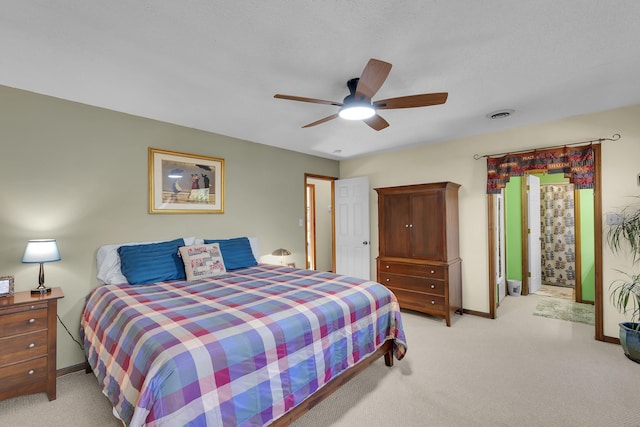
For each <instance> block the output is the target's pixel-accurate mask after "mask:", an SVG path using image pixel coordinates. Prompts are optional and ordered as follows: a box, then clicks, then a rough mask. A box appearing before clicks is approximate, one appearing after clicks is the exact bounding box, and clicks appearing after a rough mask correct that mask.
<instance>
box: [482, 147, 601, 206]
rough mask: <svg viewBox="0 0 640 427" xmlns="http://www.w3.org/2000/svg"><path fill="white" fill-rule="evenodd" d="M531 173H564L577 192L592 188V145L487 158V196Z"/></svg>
mask: <svg viewBox="0 0 640 427" xmlns="http://www.w3.org/2000/svg"><path fill="white" fill-rule="evenodd" d="M529 171H546V172H547V173H563V174H564V176H565V178H569V182H571V183H572V184H574V186H575V188H576V189H577V190H581V189H584V188H593V183H594V176H593V175H594V168H593V146H592V145H591V144H589V145H586V146H581V147H562V148H552V149H549V150H535V151H529V152H527V153H518V154H507V155H504V156H502V157H487V194H498V193H500V190H501V189H502V188H504V187H505V186H506V185H507V183H508V182H509V179H510V178H511V177H512V176H523V175H524V174H525V172H529Z"/></svg>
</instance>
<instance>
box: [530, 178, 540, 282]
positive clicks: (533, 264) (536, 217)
mask: <svg viewBox="0 0 640 427" xmlns="http://www.w3.org/2000/svg"><path fill="white" fill-rule="evenodd" d="M527 228H528V230H529V232H528V239H527V240H528V242H527V249H528V252H529V293H532V292H536V291H539V290H540V288H542V246H541V244H540V178H538V177H537V176H533V175H527Z"/></svg>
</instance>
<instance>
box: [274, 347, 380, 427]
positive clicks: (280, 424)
mask: <svg viewBox="0 0 640 427" xmlns="http://www.w3.org/2000/svg"><path fill="white" fill-rule="evenodd" d="M382 356H384V364H385V365H387V366H389V367H391V366H393V340H387V341H385V342H384V344H382V346H380V348H378V349H377V350H376V351H375V352H374V353H373V354H371V355H370V356H369V357H367V358H366V359H363V360H361V361H360V362H358V363H357V364H356V365H355V366H352V367H351V368H349V369H347V370H346V371H344V372H343V373H342V374H340V375H339V376H337V377H335V378H334V379H332V380H331V381H329V382H328V383H327V384H325V385H324V386H323V387H322V388H321V389H320V390H318V391H316V392H315V393H313V394H312V395H311V396H309V397H308V398H307V399H306V400H305V401H304V402H302V403H301V404H299V405H298V406H296V407H294V408H293V409H291V410H290V411H289V412H287V413H286V414H284V415H283V416H282V417H280V418H278V419H277V420H275V421H274V422H273V423H271V424H269V426H270V427H285V426H288V425H289V424H291V423H292V422H294V421H295V420H297V419H298V418H300V417H301V416H303V415H304V414H306V413H307V412H309V410H310V409H311V408H313V407H314V406H316V405H317V404H318V403H320V402H322V401H323V400H324V399H326V398H327V397H329V396H330V395H331V394H332V393H333V392H334V391H336V390H338V389H339V388H340V387H342V386H343V385H344V384H346V383H347V382H349V380H351V379H352V378H354V377H355V376H356V375H358V374H359V373H360V372H362V371H364V370H365V369H366V368H367V367H369V365H371V364H372V363H373V362H375V361H376V360H378V359H379V358H380V357H382Z"/></svg>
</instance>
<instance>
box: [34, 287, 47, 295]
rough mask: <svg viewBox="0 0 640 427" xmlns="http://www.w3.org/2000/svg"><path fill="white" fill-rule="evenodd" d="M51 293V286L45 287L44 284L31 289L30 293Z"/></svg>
mask: <svg viewBox="0 0 640 427" xmlns="http://www.w3.org/2000/svg"><path fill="white" fill-rule="evenodd" d="M49 293H51V288H45V287H44V286H43V287H41V288H35V289H31V295H44V294H49Z"/></svg>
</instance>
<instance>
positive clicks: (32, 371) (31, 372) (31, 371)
mask: <svg viewBox="0 0 640 427" xmlns="http://www.w3.org/2000/svg"><path fill="white" fill-rule="evenodd" d="M35 373H36V371H34V370H33V369H31V370H30V371H29V372H27V374H29V375H33V374H35Z"/></svg>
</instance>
